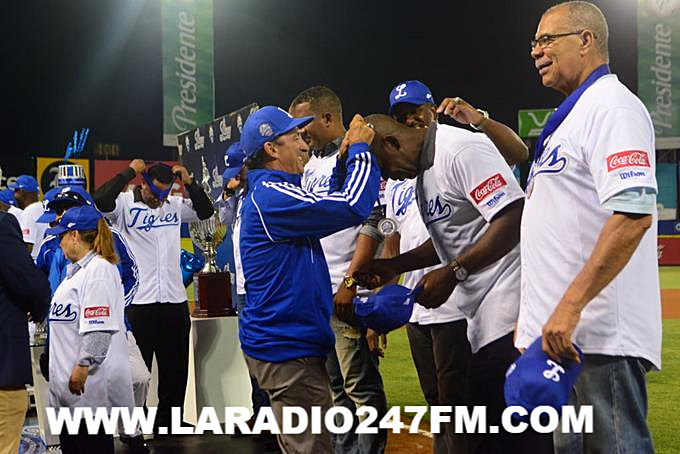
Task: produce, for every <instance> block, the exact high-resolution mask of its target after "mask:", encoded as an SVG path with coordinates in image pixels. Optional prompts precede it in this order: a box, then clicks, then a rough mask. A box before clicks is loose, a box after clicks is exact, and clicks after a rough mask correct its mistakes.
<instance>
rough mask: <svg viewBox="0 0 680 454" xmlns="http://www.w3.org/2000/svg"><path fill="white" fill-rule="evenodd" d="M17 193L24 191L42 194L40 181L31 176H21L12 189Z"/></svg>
mask: <svg viewBox="0 0 680 454" xmlns="http://www.w3.org/2000/svg"><path fill="white" fill-rule="evenodd" d="M10 189H13V190H15V191H17V190H19V189H23V190H24V191H26V192H37V193H39V192H40V187H39V186H38V180H36V179H35V178H33V177H32V176H31V175H19V176H18V177H17V180H16V183H14V185H13V186H12V187H11V188H10Z"/></svg>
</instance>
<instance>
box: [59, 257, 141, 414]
mask: <svg viewBox="0 0 680 454" xmlns="http://www.w3.org/2000/svg"><path fill="white" fill-rule="evenodd" d="M74 266H79V267H81V268H80V269H78V271H76V272H75V274H73V275H72V276H70V277H67V278H66V279H64V280H63V281H62V282H61V284H59V287H57V290H56V291H55V292H54V296H53V297H52V304H51V307H50V313H49V324H50V383H49V406H50V407H55V408H61V407H68V408H71V409H73V408H75V407H90V408H94V407H106V408H109V409H110V408H111V407H128V408H131V407H133V406H134V403H133V395H132V378H131V373H130V362H129V360H128V346H127V338H126V335H125V334H126V330H125V324H124V322H123V311H124V303H123V285H122V284H121V282H120V275H119V274H118V268H117V267H116V265H114V264H112V263H109V262H108V261H106V260H105V259H104V258H102V257H101V256H98V255H96V254H94V253H90V254H88V255H87V256H85V257H84V258H83V259H81V260H80V261H79V262H78V264H77V265H75V264H71V265H69V267H74ZM93 331H108V332H112V333H113V335H112V336H111V345H110V347H109V351H108V353H107V354H106V359H105V360H104V362H103V363H101V364H100V365H98V366H96V367H94V368H92V369H91V371H90V374H89V376H88V377H87V381H86V383H85V392H84V393H83V394H82V395H80V396H77V395H75V394H72V393H71V392H70V391H69V389H68V383H69V378H70V377H71V372H72V371H73V367H74V366H75V365H76V364H77V363H78V361H79V360H80V347H81V341H82V337H83V335H84V334H86V333H89V332H93Z"/></svg>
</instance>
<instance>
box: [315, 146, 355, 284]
mask: <svg viewBox="0 0 680 454" xmlns="http://www.w3.org/2000/svg"><path fill="white" fill-rule="evenodd" d="M336 162H337V152H336V153H331V154H329V155H327V156H316V155H312V157H311V158H309V162H307V164H306V165H305V171H304V173H303V175H302V187H303V188H304V189H306V190H307V191H309V192H313V193H315V194H319V195H326V194H328V187H329V182H330V179H331V175H332V174H333V169H334V168H335V164H336ZM360 230H361V225H356V226H353V227H349V228H346V229H344V230H340V231H339V232H336V233H334V234H332V235H328V236H327V237H325V238H321V248H322V249H323V254H324V256H325V257H326V263H327V264H328V272H329V273H330V276H331V286H332V287H333V289H332V291H333V293H335V292H336V290H337V289H338V287H339V286H340V283H342V281H343V278H344V276H345V273H346V272H347V270H348V269H349V265H350V263H351V262H352V257H353V256H354V250H355V249H356V242H357V235H359V231H360Z"/></svg>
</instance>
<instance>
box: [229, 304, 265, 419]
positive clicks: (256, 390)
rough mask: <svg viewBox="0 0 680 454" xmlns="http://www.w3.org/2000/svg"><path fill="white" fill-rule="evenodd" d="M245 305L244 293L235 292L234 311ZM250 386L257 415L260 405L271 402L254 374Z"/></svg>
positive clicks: (238, 310) (254, 413)
mask: <svg viewBox="0 0 680 454" xmlns="http://www.w3.org/2000/svg"><path fill="white" fill-rule="evenodd" d="M245 305H246V295H245V293H244V294H240V293H237V294H236V311H237V312H238V313H239V314H241V310H242V309H243V307H244V306H245ZM250 386H251V388H252V392H251V394H250V399H251V400H252V402H253V415H254V416H257V414H258V413H259V412H260V408H262V407H271V403H270V402H269V396H267V393H266V392H264V391H263V390H262V388H260V385H258V384H257V380H256V379H255V377H254V376H252V375H251V376H250Z"/></svg>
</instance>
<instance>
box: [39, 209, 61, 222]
mask: <svg viewBox="0 0 680 454" xmlns="http://www.w3.org/2000/svg"><path fill="white" fill-rule="evenodd" d="M55 219H57V213H53V212H52V211H45V212H44V213H43V214H41V215H40V217H39V218H38V219H36V220H35V222H39V223H41V224H49V223H50V222H52V221H54V220H55Z"/></svg>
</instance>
